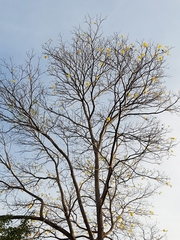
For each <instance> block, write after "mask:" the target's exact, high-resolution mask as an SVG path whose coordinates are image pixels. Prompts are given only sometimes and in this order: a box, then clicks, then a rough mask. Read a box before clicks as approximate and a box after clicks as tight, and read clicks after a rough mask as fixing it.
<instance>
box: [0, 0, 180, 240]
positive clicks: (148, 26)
mask: <svg viewBox="0 0 180 240" xmlns="http://www.w3.org/2000/svg"><path fill="white" fill-rule="evenodd" d="M0 8H1V13H0V58H6V59H7V58H8V57H10V56H11V57H13V58H14V61H15V62H18V63H23V59H24V58H25V53H26V52H27V51H28V50H31V49H34V51H35V52H37V54H41V51H42V49H41V45H42V44H43V43H44V42H46V41H47V40H48V39H50V38H51V39H53V40H54V41H55V42H56V41H57V40H58V35H59V33H61V35H62V36H63V38H64V40H70V38H71V30H73V27H75V26H79V24H81V25H82V26H83V22H84V17H85V15H87V14H89V15H90V16H91V17H96V16H97V15H100V14H101V16H102V17H106V16H107V19H106V21H105V22H104V24H103V30H104V35H111V34H112V33H113V32H120V33H121V34H124V35H125V36H127V35H128V36H129V40H130V41H131V42H133V41H136V40H139V41H141V40H145V41H151V42H155V43H160V44H162V45H168V46H171V47H173V49H172V50H171V56H170V57H169V58H168V59H167V61H168V64H169V69H168V74H169V75H170V76H171V78H169V79H168V80H167V86H168V88H171V89H174V90H179V89H180V77H179V76H180V0H34V1H33V0H16V1H15V0H0ZM162 120H163V121H164V122H165V123H168V124H170V125H171V127H172V128H173V129H174V132H173V136H174V137H176V138H177V139H178V140H179V141H180V124H179V123H180V118H179V117H177V116H173V117H170V116H166V117H165V118H164V119H162ZM179 148H180V145H179V146H178V147H177V148H176V149H174V150H175V151H174V152H175V155H176V156H175V157H172V159H170V160H169V161H166V162H165V164H164V165H163V170H164V171H166V172H167V173H168V174H169V175H170V176H171V178H172V181H171V183H172V186H173V187H172V188H164V189H163V190H162V191H163V194H162V195H161V196H159V198H155V199H154V200H153V199H152V200H153V201H154V203H155V204H154V205H155V209H154V212H156V213H157V214H158V218H157V219H158V222H160V227H161V229H168V239H169V240H179V231H178V230H179V215H180V208H179V202H180V177H179V176H180V174H179V173H180V157H179V156H178V155H180V150H178V149H179Z"/></svg>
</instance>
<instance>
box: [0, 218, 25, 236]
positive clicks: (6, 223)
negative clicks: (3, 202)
mask: <svg viewBox="0 0 180 240" xmlns="http://www.w3.org/2000/svg"><path fill="white" fill-rule="evenodd" d="M28 234H30V225H29V223H28V220H27V219H23V220H21V221H20V224H18V225H17V226H14V223H13V220H12V217H11V215H7V216H6V217H4V218H1V219H0V240H21V239H27V236H28Z"/></svg>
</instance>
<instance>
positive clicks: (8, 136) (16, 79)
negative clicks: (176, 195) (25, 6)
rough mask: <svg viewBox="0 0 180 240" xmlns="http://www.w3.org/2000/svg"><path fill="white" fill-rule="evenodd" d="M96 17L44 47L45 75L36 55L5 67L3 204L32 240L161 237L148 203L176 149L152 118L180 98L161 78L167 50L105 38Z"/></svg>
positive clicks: (1, 92) (0, 101) (0, 79)
mask: <svg viewBox="0 0 180 240" xmlns="http://www.w3.org/2000/svg"><path fill="white" fill-rule="evenodd" d="M102 21H103V20H102V19H97V21H96V22H92V21H91V19H89V20H87V21H86V24H87V29H86V30H83V29H82V28H77V29H75V30H74V32H73V38H72V42H71V43H65V42H63V40H62V39H61V38H60V40H59V45H58V46H57V47H54V46H52V41H51V40H50V41H48V42H47V43H46V44H44V46H43V49H44V54H45V55H44V58H45V61H48V71H47V74H43V72H41V71H40V63H39V62H38V63H37V61H36V60H35V58H34V54H33V53H32V54H30V53H28V54H27V57H28V58H27V61H26V62H25V64H24V65H23V66H16V65H14V64H13V62H12V61H10V63H6V61H2V63H1V72H0V121H1V156H0V191H1V195H0V198H1V205H3V207H4V215H5V214H11V217H12V218H13V219H24V218H27V217H28V218H29V219H30V220H31V221H32V222H33V224H34V228H35V230H36V233H35V235H33V236H30V238H32V239H35V238H36V237H38V236H42V237H44V238H46V237H47V238H48V239H50V238H55V239H64V240H66V239H70V240H75V239H90V240H95V239H98V240H102V239H113V240H114V239H148V240H153V239H154V240H155V239H157V232H156V231H155V230H154V228H150V229H151V231H150V232H149V230H147V228H146V219H147V220H149V219H150V218H149V217H150V216H152V215H153V210H152V207H151V203H149V201H148V199H149V198H150V197H151V196H152V195H154V194H159V193H160V192H159V187H161V186H162V185H169V186H170V183H169V178H167V176H166V175H164V173H161V172H160V170H161V169H160V164H161V163H162V160H163V159H164V158H168V157H169V156H170V155H171V154H172V152H171V151H172V150H171V149H172V147H173V146H174V144H175V143H174V140H175V139H174V137H173V136H170V135H168V133H169V132H170V130H169V128H168V127H166V126H163V125H162V123H161V122H160V120H159V119H158V116H159V115H160V114H163V113H165V112H170V113H171V112H178V111H179V105H177V103H178V101H179V99H180V94H174V93H173V92H168V91H167V90H166V87H165V84H164V81H163V79H164V78H165V77H166V73H165V70H166V65H165V57H166V55H168V54H169V48H168V47H162V46H161V45H160V44H158V45H155V44H153V43H147V42H140V43H139V42H137V43H135V44H131V43H129V41H128V39H127V38H125V37H124V36H120V35H119V34H114V35H113V36H111V37H103V32H102V29H101V24H102ZM33 61H36V62H33ZM49 77H51V78H50V79H51V80H49ZM1 217H3V215H1ZM161 233H162V234H161ZM159 234H160V236H159V239H161V237H162V236H163V234H164V233H163V232H162V231H161V232H159Z"/></svg>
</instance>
